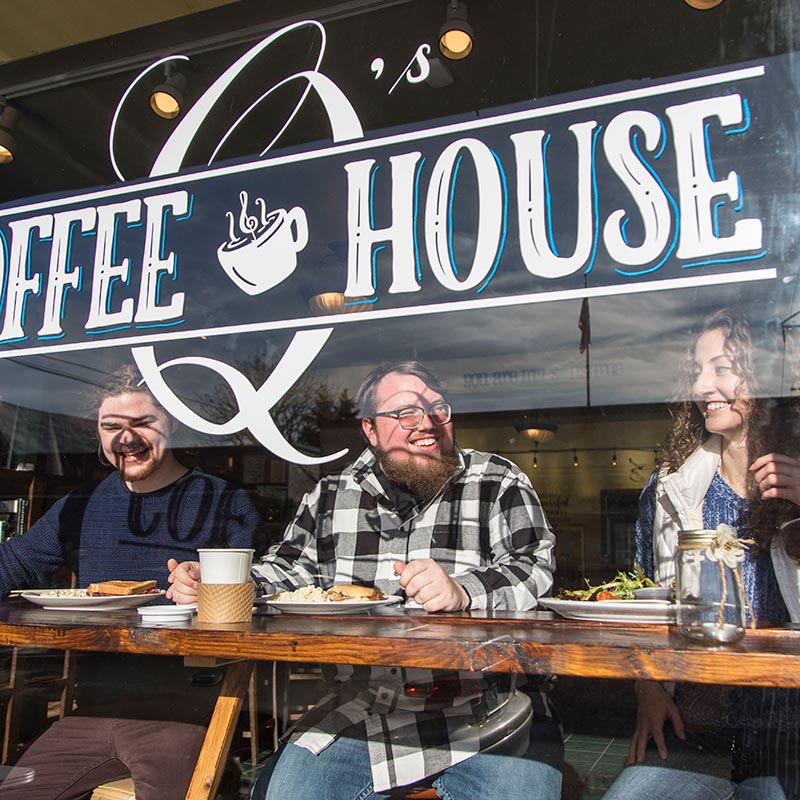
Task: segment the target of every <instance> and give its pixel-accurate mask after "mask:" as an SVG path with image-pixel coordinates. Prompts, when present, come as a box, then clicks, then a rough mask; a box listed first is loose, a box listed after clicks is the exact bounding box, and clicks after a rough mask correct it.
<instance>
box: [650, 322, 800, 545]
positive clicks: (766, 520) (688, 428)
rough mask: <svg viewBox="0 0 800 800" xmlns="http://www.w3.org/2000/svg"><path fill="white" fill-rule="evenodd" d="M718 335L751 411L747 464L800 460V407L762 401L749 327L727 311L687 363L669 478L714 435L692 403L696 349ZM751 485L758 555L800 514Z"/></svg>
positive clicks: (669, 447) (667, 451)
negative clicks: (763, 459) (776, 456)
mask: <svg viewBox="0 0 800 800" xmlns="http://www.w3.org/2000/svg"><path fill="white" fill-rule="evenodd" d="M713 330H720V331H722V333H723V335H724V337H725V353H726V355H727V356H728V357H729V358H730V360H731V366H732V369H733V373H734V374H735V375H736V376H737V377H738V378H739V383H738V385H737V387H736V396H737V397H738V398H741V401H742V403H743V404H746V407H747V409H748V413H747V417H746V420H745V424H746V426H747V431H746V432H747V455H748V463H752V462H753V461H755V459H756V458H758V457H759V456H761V455H766V454H767V453H784V454H786V455H789V456H793V457H795V458H797V457H798V456H799V455H800V443H799V442H798V432H800V402H798V400H797V399H796V398H793V397H786V398H772V397H761V396H760V387H759V381H758V375H757V373H756V370H755V368H754V366H753V337H752V333H751V328H750V325H749V324H748V322H747V320H746V319H745V318H744V317H743V316H742V315H741V314H739V313H737V312H735V311H731V310H729V309H722V310H720V311H717V312H716V313H715V314H713V315H712V316H711V317H709V318H708V319H707V320H706V321H705V323H704V324H703V327H702V329H701V330H700V331H699V332H698V333H697V334H696V335H695V336H694V338H693V339H692V342H691V344H690V346H689V349H688V350H687V351H686V354H685V355H684V357H683V359H682V362H681V369H680V377H679V379H678V383H677V391H676V399H675V401H673V402H672V403H670V404H669V407H668V408H669V412H670V415H671V416H672V418H673V424H672V428H671V430H670V432H669V434H668V435H667V440H666V443H665V445H664V448H663V451H662V459H661V464H662V468H666V470H667V472H674V471H675V470H677V469H678V468H679V467H680V466H681V464H683V462H684V461H685V460H686V459H687V458H688V457H689V456H690V455H691V454H692V453H693V452H694V451H695V450H697V448H698V447H700V445H701V444H702V443H703V442H705V441H706V440H707V439H708V438H709V436H710V435H711V434H710V433H709V432H708V431H707V430H706V426H705V420H704V418H703V415H702V413H701V412H700V409H699V408H698V407H697V404H696V403H695V402H694V401H693V400H692V399H691V398H692V393H693V392H692V390H693V384H694V377H693V368H694V352H695V348H696V346H697V342H698V340H699V339H700V337H701V336H702V335H703V334H705V333H708V332H709V331H713ZM747 481H748V484H747V489H748V499H749V503H750V511H749V515H748V520H747V522H748V526H749V527H750V533H751V536H752V537H753V538H754V539H755V540H756V543H757V545H758V548H757V549H758V550H759V551H762V550H768V549H769V544H770V541H771V540H772V538H773V537H774V536H775V535H776V534H777V533H778V526H779V525H780V524H781V523H782V522H784V521H786V520H789V519H793V518H796V517H800V509H798V507H797V506H796V505H794V504H793V503H791V502H789V501H788V500H762V499H761V494H760V492H758V491H757V489H756V486H755V484H754V482H753V479H752V475H751V474H750V473H748V475H747ZM796 539H797V537H793V536H792V537H787V542H786V545H787V550H788V551H789V553H790V554H791V555H792V556H793V557H794V558H796V559H799V560H800V542H799V541H796Z"/></svg>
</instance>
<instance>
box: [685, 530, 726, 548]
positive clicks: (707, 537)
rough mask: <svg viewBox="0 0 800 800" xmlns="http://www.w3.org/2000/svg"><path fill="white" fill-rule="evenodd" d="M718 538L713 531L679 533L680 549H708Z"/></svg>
mask: <svg viewBox="0 0 800 800" xmlns="http://www.w3.org/2000/svg"><path fill="white" fill-rule="evenodd" d="M716 536H717V532H716V531H713V530H694V531H678V547H708V546H709V545H710V544H711V543H712V542H713V541H714V539H715V538H716Z"/></svg>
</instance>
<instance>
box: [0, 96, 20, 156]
mask: <svg viewBox="0 0 800 800" xmlns="http://www.w3.org/2000/svg"><path fill="white" fill-rule="evenodd" d="M18 125H19V111H17V109H16V108H14V107H13V106H10V105H8V104H7V103H6V102H5V100H3V99H1V98H0V164H10V163H11V162H12V161H13V160H14V156H15V155H16V153H17V137H16V136H15V133H16V130H17V126H18Z"/></svg>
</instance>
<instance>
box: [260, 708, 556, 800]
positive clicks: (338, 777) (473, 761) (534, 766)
mask: <svg viewBox="0 0 800 800" xmlns="http://www.w3.org/2000/svg"><path fill="white" fill-rule="evenodd" d="M347 734H351V736H348V735H347ZM562 762H563V743H562V740H561V730H560V728H559V726H558V724H557V723H555V722H537V723H534V724H533V725H532V726H531V734H530V737H529V745H528V750H527V751H526V753H525V754H524V755H523V756H511V755H504V754H503V753H502V750H498V751H495V752H492V753H479V754H477V755H474V756H472V757H471V758H468V759H466V761H462V762H461V763H460V764H456V765H455V766H453V767H450V768H449V769H447V770H445V771H444V772H443V773H441V774H440V775H438V776H437V777H436V778H435V780H433V785H434V786H435V787H436V790H437V792H438V794H439V797H441V798H444V800H475V798H481V800H492V799H493V798H497V800H559V798H560V797H561V764H562ZM396 792H397V790H396V789H393V790H390V791H389V792H387V793H381V792H375V791H374V790H373V785H372V773H371V771H370V763H369V752H368V749H367V743H366V741H364V739H363V736H362V737H361V738H359V737H358V726H354V727H353V728H350V729H348V730H347V731H346V732H345V734H343V735H342V736H340V737H339V738H338V739H336V741H335V742H333V744H331V745H330V746H329V747H327V748H326V749H325V750H323V751H322V752H321V753H320V754H319V755H314V754H313V753H311V752H310V751H308V750H306V749H305V748H303V747H300V746H298V745H295V744H291V743H290V744H285V745H283V746H282V747H281V748H280V749H279V750H278V751H277V752H276V753H275V754H274V755H273V756H272V757H271V758H270V759H269V760H268V761H267V763H266V764H265V766H264V768H263V769H262V771H261V773H260V774H259V776H258V780H257V781H256V784H255V786H254V787H253V792H252V794H251V798H252V800H308V798H309V797H324V798H329V800H387V799H388V798H389V797H391V796H392V795H393V794H395V793H396Z"/></svg>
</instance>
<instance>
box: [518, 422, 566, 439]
mask: <svg viewBox="0 0 800 800" xmlns="http://www.w3.org/2000/svg"><path fill="white" fill-rule="evenodd" d="M514 427H515V428H516V430H517V433H521V434H522V435H523V436H525V437H526V438H528V439H530V440H531V441H532V442H536V444H544V443H545V442H549V441H550V440H551V439H552V438H553V437H554V436H555V435H556V431H557V430H558V425H549V424H547V425H545V424H542V425H540V424H538V423H535V422H521V423H519V424H518V425H515V426H514Z"/></svg>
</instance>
